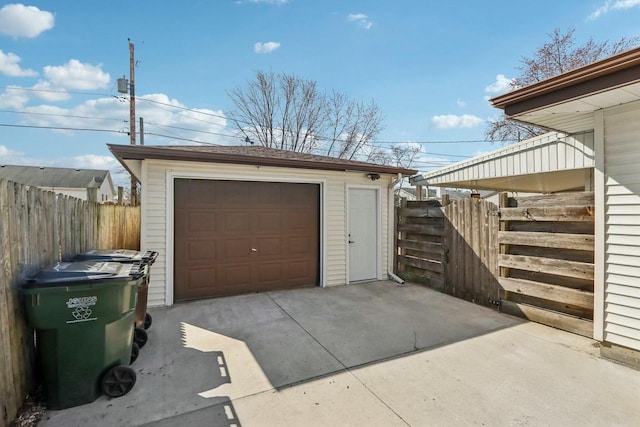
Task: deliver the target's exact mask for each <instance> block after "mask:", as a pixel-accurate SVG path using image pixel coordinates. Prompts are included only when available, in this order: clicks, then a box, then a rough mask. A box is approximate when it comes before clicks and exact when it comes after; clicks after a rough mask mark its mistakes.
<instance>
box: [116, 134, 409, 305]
mask: <svg viewBox="0 0 640 427" xmlns="http://www.w3.org/2000/svg"><path fill="white" fill-rule="evenodd" d="M109 149H110V150H111V152H112V153H113V154H114V155H115V157H116V158H117V159H118V160H119V161H120V162H121V163H122V164H123V165H124V166H125V168H127V169H128V170H129V171H130V172H131V173H132V174H134V175H135V176H136V178H138V180H140V182H141V186H142V193H141V206H142V215H141V216H142V229H141V246H142V249H143V250H155V251H158V252H159V256H158V260H157V261H156V262H155V264H154V265H153V267H152V272H151V283H150V286H149V305H151V306H158V305H172V304H173V303H174V302H177V301H185V300H190V299H197V298H207V297H213V296H221V295H231V294H239V293H246V292H259V291H267V290H271V289H280V288H289V287H291V288H292V287H299V286H335V285H343V284H347V283H353V282H359V281H366V280H379V279H387V278H388V275H389V273H392V272H393V265H392V264H393V262H392V261H393V257H392V253H393V238H392V236H393V227H394V221H393V200H394V186H395V185H396V184H397V183H398V182H399V181H400V179H401V178H402V177H403V176H407V175H412V174H414V173H416V171H415V170H408V169H403V168H396V167H390V166H382V165H374V164H369V163H363V162H355V161H347V160H341V159H335V158H330V157H324V156H314V155H309V154H302V153H294V152H290V151H282V150H274V149H268V148H264V147H228V146H227V147H224V146H220V147H214V146H175V147H168V146H155V147H154V146H131V145H109Z"/></svg>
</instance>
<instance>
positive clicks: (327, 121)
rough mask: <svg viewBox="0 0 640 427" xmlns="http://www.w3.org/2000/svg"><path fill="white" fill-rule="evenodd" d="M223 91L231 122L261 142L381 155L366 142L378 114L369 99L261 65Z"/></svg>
mask: <svg viewBox="0 0 640 427" xmlns="http://www.w3.org/2000/svg"><path fill="white" fill-rule="evenodd" d="M228 95H229V97H230V98H231V100H232V101H233V103H234V106H235V109H234V110H233V111H232V112H230V113H229V118H230V120H231V121H232V123H234V125H235V126H236V127H237V129H238V131H239V132H241V133H242V134H243V135H244V136H245V137H247V138H249V140H250V141H253V142H257V143H259V144H260V145H263V146H265V147H272V148H279V149H283V150H291V151H298V152H304V153H312V152H313V153H320V154H325V155H328V156H332V157H338V158H343V159H361V160H366V159H369V160H370V159H372V158H381V157H384V156H381V153H380V151H381V150H380V149H376V148H374V147H371V145H370V143H371V141H373V140H375V138H376V137H377V135H378V134H379V133H380V131H381V130H382V120H383V117H382V113H381V111H380V109H379V107H378V106H377V104H376V103H375V102H374V101H371V102H370V103H368V104H367V103H364V102H358V101H353V100H350V99H349V98H347V96H346V95H344V94H342V93H340V92H337V91H332V92H331V93H330V94H329V95H326V94H324V93H322V92H320V91H319V89H318V87H317V83H316V82H314V81H311V80H304V79H301V78H300V77H297V76H294V75H290V74H285V73H282V74H274V73H265V72H262V71H259V72H257V73H256V78H255V80H252V81H250V82H248V84H247V86H246V87H237V88H235V89H233V90H231V91H229V92H228Z"/></svg>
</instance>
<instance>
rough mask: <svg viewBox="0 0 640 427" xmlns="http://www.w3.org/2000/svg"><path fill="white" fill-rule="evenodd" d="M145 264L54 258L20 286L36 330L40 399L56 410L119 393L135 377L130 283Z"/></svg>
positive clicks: (140, 276)
mask: <svg viewBox="0 0 640 427" xmlns="http://www.w3.org/2000/svg"><path fill="white" fill-rule="evenodd" d="M146 269H147V267H146V266H142V265H141V264H139V263H138V264H128V265H127V264H119V263H111V262H71V263H58V264H57V265H56V266H54V267H51V268H48V269H44V270H42V271H40V272H39V273H38V274H36V275H34V276H32V277H31V278H29V279H28V280H27V281H26V282H25V283H24V284H23V286H22V287H21V293H22V295H23V297H24V302H25V308H26V312H27V319H28V321H29V324H30V325H31V326H32V327H33V328H34V329H35V330H36V346H37V350H38V354H39V359H40V365H41V367H42V373H43V376H44V389H45V398H46V401H47V406H48V407H49V408H51V409H64V408H69V407H72V406H78V405H82V404H85V403H90V402H93V401H94V400H95V399H96V398H97V397H98V396H100V394H101V393H104V394H107V395H109V396H112V397H119V396H122V395H124V394H126V393H128V392H129V391H130V390H131V389H132V388H133V386H134V384H135V382H136V374H135V371H134V370H133V369H131V368H130V367H129V366H126V365H128V364H129V362H130V359H131V351H132V347H133V316H134V307H135V304H136V297H137V289H136V288H137V286H138V285H139V284H141V283H142V282H143V281H144V277H145V274H146Z"/></svg>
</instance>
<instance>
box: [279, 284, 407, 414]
mask: <svg viewBox="0 0 640 427" xmlns="http://www.w3.org/2000/svg"><path fill="white" fill-rule="evenodd" d="M267 296H268V297H269V299H270V300H271V301H272V302H273V303H274V304H275V305H276V306H277V307H278V308H279V309H280V310H281V311H282V312H283V313H284V314H286V315H287V317H289V319H291V321H292V322H294V323H295V324H296V325H298V327H299V328H300V329H302V330H303V331H304V332H305V333H306V334H307V335H309V337H311V339H312V340H314V341H315V342H316V343H318V345H319V346H320V347H322V348H323V349H324V350H325V351H326V352H327V353H329V355H331V357H333V358H334V359H335V361H336V362H338V363H339V364H340V366H342V367H343V368H344V370H345V371H346V372H348V373H349V374H350V375H351V376H352V377H353V378H355V379H356V381H358V382H359V383H360V384H362V386H363V387H364V388H365V389H366V390H367V391H368V392H369V393H371V395H372V396H373V397H375V398H376V399H377V400H378V401H379V402H380V403H382V404H383V405H384V406H385V407H386V408H387V409H388V410H389V411H391V412H392V413H393V414H394V415H395V416H396V417H398V418H399V419H400V420H401V421H402V422H403V423H405V424H406V425H408V426H410V425H411V424H409V423H408V422H407V420H405V419H404V418H403V417H402V415H400V414H399V413H398V412H396V411H395V410H394V409H393V408H392V407H391V406H389V404H387V402H385V401H384V400H383V399H382V398H381V397H380V396H378V394H376V392H375V391H373V390H372V389H371V388H369V386H367V384H365V383H364V381H362V380H361V379H360V378H359V377H358V376H357V375H356V374H355V373H354V372H353V371H352V370H351V369H349V367H348V366H347V365H345V364H344V363H342V361H341V360H340V359H338V357H337V356H336V355H335V354H333V353H332V352H331V350H329V349H328V348H327V347H325V345H324V344H322V343H321V342H320V341H319V340H318V339H317V338H316V337H314V336H313V334H312V333H311V332H309V331H308V330H307V329H306V328H305V327H304V326H302V325H301V324H300V322H298V321H297V320H296V319H295V318H294V317H293V316H292V315H291V314H290V313H289V312H288V311H287V310H285V309H284V307H282V306H281V305H280V304H279V303H278V301H276V300H275V299H274V298H273V297H272V296H271V293H267ZM414 335H415V332H414ZM416 340H417V338H416ZM414 347H415V346H414Z"/></svg>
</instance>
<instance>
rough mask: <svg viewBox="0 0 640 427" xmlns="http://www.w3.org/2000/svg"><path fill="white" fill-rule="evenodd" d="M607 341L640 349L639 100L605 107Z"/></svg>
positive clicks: (605, 309)
mask: <svg viewBox="0 0 640 427" xmlns="http://www.w3.org/2000/svg"><path fill="white" fill-rule="evenodd" d="M604 152H605V153H604V154H605V156H604V159H605V162H604V170H605V177H604V181H605V188H604V191H605V224H604V225H605V254H604V258H605V260H604V262H605V265H604V273H605V289H604V291H605V295H604V305H605V306H604V341H608V342H611V343H613V344H618V345H622V346H626V347H629V348H632V349H635V350H640V103H638V102H635V103H630V104H626V105H624V106H621V107H615V108H611V109H608V110H605V111H604Z"/></svg>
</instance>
